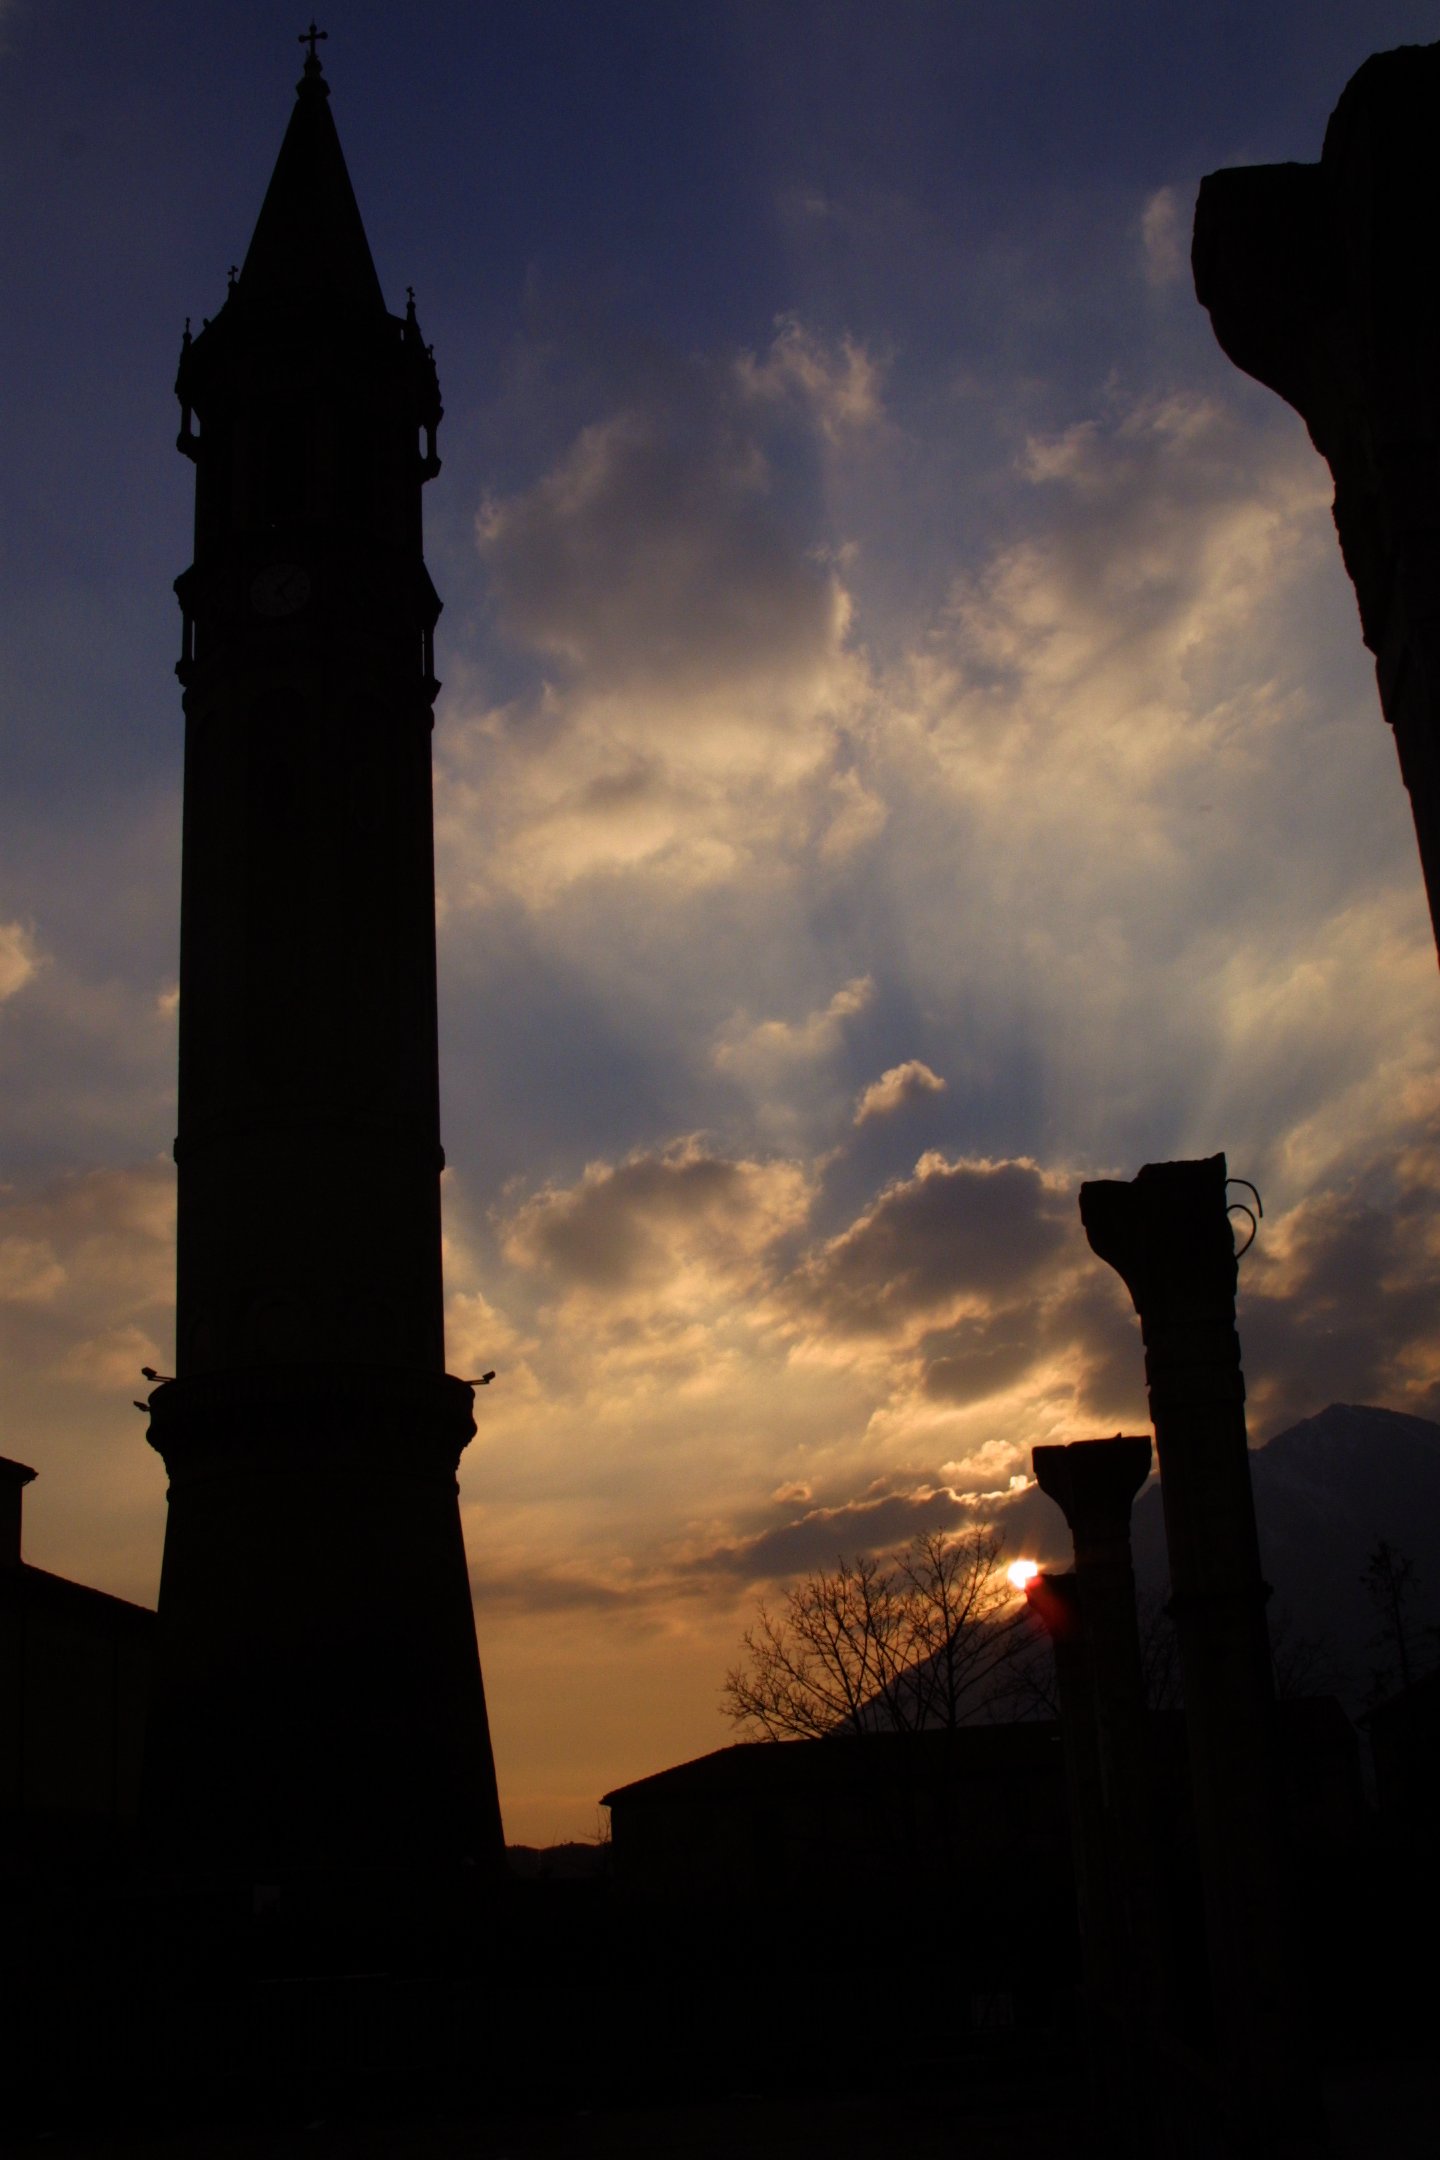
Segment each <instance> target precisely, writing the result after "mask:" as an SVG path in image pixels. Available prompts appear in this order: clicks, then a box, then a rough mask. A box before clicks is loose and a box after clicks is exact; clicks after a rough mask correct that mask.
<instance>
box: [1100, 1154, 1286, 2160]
mask: <svg viewBox="0 0 1440 2160" xmlns="http://www.w3.org/2000/svg"><path fill="white" fill-rule="evenodd" d="M1080 1217H1081V1221H1082V1223H1083V1224H1084V1227H1085V1234H1086V1236H1087V1237H1088V1239H1089V1241H1090V1244H1091V1247H1092V1249H1093V1250H1094V1252H1095V1253H1096V1254H1097V1255H1098V1257H1099V1258H1100V1259H1102V1260H1104V1261H1106V1262H1107V1263H1108V1265H1109V1266H1111V1267H1113V1268H1114V1269H1115V1270H1116V1272H1117V1273H1118V1274H1119V1275H1120V1277H1121V1279H1122V1280H1123V1282H1124V1284H1125V1286H1126V1288H1127V1289H1128V1290H1129V1292H1130V1295H1131V1298H1132V1300H1133V1301H1134V1305H1135V1309H1136V1311H1137V1313H1138V1314H1139V1316H1140V1325H1141V1331H1142V1334H1143V1338H1144V1344H1145V1375H1146V1381H1147V1384H1148V1387H1149V1394H1150V1414H1151V1417H1152V1419H1153V1421H1154V1426H1155V1442H1156V1451H1157V1454H1158V1457H1159V1466H1160V1492H1161V1500H1162V1503H1163V1507H1164V1515H1165V1537H1166V1544H1167V1546H1168V1548H1169V1556H1170V1586H1171V1608H1170V1609H1171V1613H1172V1615H1173V1618H1174V1622H1175V1632H1176V1637H1177V1641H1178V1645H1179V1652H1180V1666H1181V1674H1182V1678H1183V1681H1184V1688H1185V1720H1186V1740H1187V1747H1188V1750H1189V1757H1190V1773H1191V1787H1192V1792H1193V1796H1194V1808H1195V1827H1196V1835H1197V1840H1198V1844H1199V1851H1200V1858H1201V1867H1202V1872H1203V1877H1204V1887H1205V1905H1206V1933H1207V1941H1208V1947H1209V1955H1210V1983H1211V1999H1212V2002H1213V2005H1214V2013H1215V2026H1216V2036H1217V2043H1218V2048H1219V2055H1220V2061H1221V2065H1222V2069H1223V2071H1224V2073H1225V2079H1226V2086H1227V2092H1228V2098H1229V2101H1230V2105H1231V2108H1232V2110H1233V2115H1234V2121H1235V2123H1236V2126H1237V2136H1241V2137H1243V2138H1244V2139H1246V2140H1247V2141H1253V2142H1254V2149H1255V2150H1256V2151H1261V2150H1265V2151H1271V2152H1274V2151H1279V2152H1291V2151H1295V2152H1306V2151H1308V2152H1313V2151H1316V2150H1319V2149H1320V2145H1319V2143H1317V2140H1318V2139H1319V2138H1320V2136H1321V2133H1320V2130H1319V2128H1318V2125H1317V2123H1316V2120H1315V2116H1314V2110H1313V2104H1312V2096H1311V2092H1310V2088H1309V2086H1308V2085H1307V2082H1306V2080H1305V2076H1304V2073H1303V2069H1302V2061H1301V2054H1302V2051H1301V2043H1300V2034H1299V2020H1298V2018H1297V2014H1296V2004H1295V1995H1294V1987H1293V1981H1292V1975H1291V1971H1290V1961H1289V1958H1288V1955H1287V1949H1286V1943H1285V1931H1284V1896H1283V1887H1282V1868H1281V1850H1280V1825H1279V1818H1278V1778H1277V1769H1276V1761H1275V1745H1276V1739H1275V1702H1274V1684H1273V1678H1272V1670H1271V1661H1270V1645H1269V1637H1268V1633H1267V1630H1266V1625H1265V1603H1266V1599H1267V1597H1268V1595H1269V1589H1268V1585H1267V1584H1266V1583H1265V1581H1264V1579H1263V1577H1262V1574H1261V1568H1260V1548H1259V1539H1258V1537H1257V1534H1256V1528H1255V1504H1254V1496H1253V1493H1252V1491H1251V1484H1250V1462H1249V1454H1248V1448H1247V1441H1246V1432H1245V1382H1244V1378H1243V1375H1242V1373H1241V1369H1240V1340H1239V1336H1238V1335H1237V1333H1236V1329H1235V1291H1236V1281H1237V1267H1236V1259H1235V1250H1234V1240H1233V1236H1232V1233H1231V1227H1230V1218H1229V1216H1228V1214H1227V1212H1226V1173H1225V1158H1224V1156H1223V1155H1212V1156H1210V1157H1209V1158H1208V1159H1206V1160H1205V1161H1202V1162H1173V1163H1147V1164H1146V1165H1145V1166H1144V1168H1143V1169H1142V1170H1141V1171H1140V1173H1139V1175H1138V1176H1137V1177H1136V1178H1134V1179H1133V1180H1131V1181H1130V1182H1128V1183H1122V1182H1118V1181H1096V1182H1093V1183H1090V1184H1086V1185H1083V1186H1082V1187H1081V1189H1080ZM1242 2149H1248V2147H1242Z"/></svg>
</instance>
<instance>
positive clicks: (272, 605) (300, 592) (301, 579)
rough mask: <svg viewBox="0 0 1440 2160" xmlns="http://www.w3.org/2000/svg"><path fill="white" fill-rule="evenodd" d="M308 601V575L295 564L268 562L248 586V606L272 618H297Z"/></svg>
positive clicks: (306, 571) (257, 612) (259, 613)
mask: <svg viewBox="0 0 1440 2160" xmlns="http://www.w3.org/2000/svg"><path fill="white" fill-rule="evenodd" d="M309 598H310V573H309V571H308V570H302V569H301V568H300V567H299V565H298V564H297V563H272V564H271V565H270V567H269V569H268V570H262V571H261V572H260V574H259V576H258V577H257V578H256V579H255V581H254V583H253V584H252V585H251V587H250V605H251V606H252V607H253V608H254V610H255V612H256V614H257V615H267V616H269V617H271V618H272V619H275V618H278V617H280V616H282V615H298V614H299V612H300V610H301V608H303V607H304V605H305V603H306V601H307V600H308V599H309Z"/></svg>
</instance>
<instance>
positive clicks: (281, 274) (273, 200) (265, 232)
mask: <svg viewBox="0 0 1440 2160" xmlns="http://www.w3.org/2000/svg"><path fill="white" fill-rule="evenodd" d="M327 34H328V33H327V32H325V31H324V30H317V29H316V27H315V24H314V23H313V22H312V23H311V25H310V28H309V29H308V30H306V31H303V32H302V33H301V36H300V43H301V44H302V45H309V47H310V50H309V52H308V54H307V56H306V60H305V69H304V73H303V74H302V75H301V77H300V80H299V82H298V83H297V84H296V86H295V108H294V110H293V112H292V113H291V115H290V124H289V126H288V127H287V128H286V130H285V139H284V141H283V142H282V143H281V145H280V155H279V157H278V158H277V159H276V160H275V170H274V172H273V174H272V175H271V179H270V185H269V187H268V189H267V190H266V193H265V200H264V202H263V203H262V204H261V206H260V215H259V217H258V219H257V220H256V223H255V231H254V234H253V236H252V238H251V241H250V246H249V248H248V250H247V251H246V255H245V261H244V264H243V265H242V267H241V271H240V278H239V284H238V287H237V291H238V296H239V297H240V298H241V299H242V300H243V301H244V303H245V305H246V307H247V308H249V307H254V306H261V305H263V306H268V307H279V308H284V309H285V310H286V311H287V312H294V311H297V310H300V309H303V310H305V311H306V312H314V311H315V310H316V309H318V308H321V307H327V306H328V307H330V308H331V309H334V308H337V307H338V308H343V309H345V310H346V311H347V312H362V311H364V312H369V313H372V314H378V313H381V312H383V310H384V306H385V301H384V297H383V295H382V293H381V290H380V280H379V278H378V277H377V276H376V274H375V264H374V261H373V259H372V257H371V254H370V243H369V241H368V240H367V239H366V237H365V227H364V224H363V222H362V221H361V217H360V207H359V205H358V203H357V202H356V200H355V190H354V188H353V187H352V186H351V184H350V175H349V172H348V171H347V170H346V166H345V153H344V151H343V150H342V149H341V148H340V137H339V135H338V133H337V132H336V127H335V121H334V117H333V115H332V113H331V111H330V85H329V84H328V83H327V82H326V80H325V75H324V71H323V69H322V67H321V64H320V56H319V54H318V53H317V52H316V50H315V43H314V41H318V40H319V39H320V38H323V37H325V36H326V35H327Z"/></svg>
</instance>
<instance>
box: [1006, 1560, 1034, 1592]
mask: <svg viewBox="0 0 1440 2160" xmlns="http://www.w3.org/2000/svg"><path fill="white" fill-rule="evenodd" d="M1039 1572H1040V1563H1039V1561H1038V1560H1012V1561H1011V1563H1010V1565H1009V1567H1008V1568H1006V1570H1005V1576H1006V1580H1007V1581H1008V1582H1010V1583H1012V1584H1013V1585H1014V1587H1015V1588H1016V1589H1017V1590H1023V1589H1024V1588H1025V1586H1026V1584H1027V1583H1031V1582H1033V1581H1034V1580H1035V1577H1036V1576H1037V1575H1038V1574H1039Z"/></svg>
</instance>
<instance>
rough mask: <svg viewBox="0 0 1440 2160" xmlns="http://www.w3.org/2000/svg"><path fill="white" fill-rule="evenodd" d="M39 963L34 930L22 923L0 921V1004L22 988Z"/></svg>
mask: <svg viewBox="0 0 1440 2160" xmlns="http://www.w3.org/2000/svg"><path fill="white" fill-rule="evenodd" d="M39 965H40V955H39V953H38V952H37V950H36V946H35V933H34V931H33V930H28V929H27V928H26V927H25V925H24V923H18V922H8V923H0V1005H3V1004H4V1003H5V1001H6V999H7V998H12V997H14V995H15V993H16V992H17V990H23V989H24V987H25V985H26V983H28V982H29V981H30V979H31V977H32V976H33V975H34V973H35V970H36V969H37V968H38V967H39Z"/></svg>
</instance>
